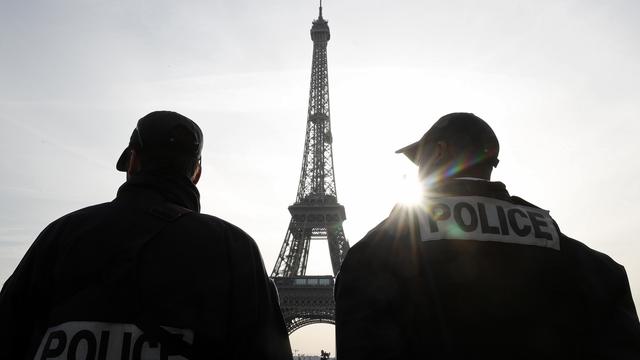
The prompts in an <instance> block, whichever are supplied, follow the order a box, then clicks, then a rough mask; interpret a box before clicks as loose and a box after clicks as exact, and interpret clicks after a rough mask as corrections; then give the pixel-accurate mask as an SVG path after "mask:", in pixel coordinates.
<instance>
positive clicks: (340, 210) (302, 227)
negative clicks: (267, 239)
mask: <svg viewBox="0 0 640 360" xmlns="http://www.w3.org/2000/svg"><path fill="white" fill-rule="evenodd" d="M319 10H320V14H319V16H318V19H316V20H314V21H313V25H312V27H311V40H313V62H312V66H311V87H310V90H309V110H308V113H307V131H306V138H305V144H304V153H303V155H302V170H301V171H300V183H299V185H298V193H297V196H296V201H295V203H294V204H293V205H291V206H289V212H290V213H291V221H290V222H289V228H288V229H287V234H286V235H285V238H284V243H283V244H282V248H281V250H280V255H279V256H278V260H277V261H276V264H275V266H274V268H273V272H272V273H271V277H272V278H273V280H274V282H275V284H276V287H277V288H278V293H279V294H280V307H281V309H282V313H283V316H284V319H285V322H286V324H287V330H288V331H289V334H291V333H292V332H294V331H295V330H297V329H299V328H301V327H303V326H305V325H309V324H314V323H329V324H334V323H335V304H334V301H333V284H334V277H335V275H336V274H337V273H338V270H340V264H342V260H344V257H345V255H346V254H347V251H348V250H349V243H348V242H347V239H346V238H345V235H344V230H343V229H342V222H343V221H344V220H345V219H346V215H345V211H344V206H342V205H340V204H339V203H338V194H337V191H336V182H335V176H334V171H333V150H332V142H333V137H332V136H331V117H330V114H329V78H328V68H327V42H328V41H329V38H330V33H329V25H328V23H327V21H326V20H325V19H323V18H322V0H321V1H320V9H319ZM311 240H321V241H327V243H328V244H329V255H330V257H331V266H332V269H333V275H326V276H307V275H306V271H307V260H308V258H309V245H310V242H311Z"/></svg>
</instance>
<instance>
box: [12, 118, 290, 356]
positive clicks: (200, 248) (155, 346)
mask: <svg viewBox="0 0 640 360" xmlns="http://www.w3.org/2000/svg"><path fill="white" fill-rule="evenodd" d="M201 151H202V132H201V130H200V128H199V127H198V125H196V124H195V123H194V122H193V121H191V120H190V119H188V118H186V117H184V116H182V115H180V114H178V113H175V112H170V111H156V112H152V113H150V114H148V115H146V116H145V117H143V118H142V119H140V120H139V121H138V124H137V126H136V128H135V130H134V131H133V134H132V135H131V139H130V142H129V146H128V147H127V148H126V149H125V150H124V152H123V153H122V155H121V157H120V159H119V160H118V163H117V165H116V167H117V169H118V170H120V171H126V172H127V181H126V183H125V184H124V185H122V186H121V187H120V189H119V190H118V195H117V197H116V199H115V200H113V201H111V202H109V203H104V204H100V205H96V206H92V207H88V208H85V209H82V210H78V211H76V212H74V213H71V214H68V215H66V216H64V217H62V218H60V219H59V220H56V221H55V222H53V223H52V224H50V225H49V226H48V227H47V228H46V229H45V230H44V231H43V232H42V233H41V234H40V236H39V237H38V238H37V239H36V241H35V242H34V243H33V245H32V246H31V248H30V249H29V251H28V252H27V254H26V255H25V257H24V258H23V259H22V261H21V262H20V264H19V266H18V268H17V269H16V270H15V272H14V273H13V275H12V276H11V277H10V278H9V279H8V280H7V282H6V283H5V285H4V287H3V289H2V292H1V293H0V359H12V360H13V359H37V360H41V359H96V360H112V359H117V360H137V359H159V360H160V359H290V358H291V350H290V346H289V340H288V337H287V332H286V328H285V325H284V321H283V319H282V315H281V313H280V309H279V306H278V299H277V294H276V292H275V288H274V286H273V284H272V283H271V281H270V280H269V278H268V277H267V275H266V272H265V269H264V265H263V263H262V259H261V257H260V253H259V251H258V248H257V246H256V244H255V243H254V241H253V240H252V239H251V238H250V237H249V236H248V235H247V234H246V233H245V232H243V231H242V230H241V229H239V228H237V227H235V226H233V225H232V224H230V223H228V222H225V221H223V220H220V219H218V218H215V217H213V216H209V215H205V214H201V213H200V201H199V193H198V190H197V189H196V186H195V185H196V184H197V183H198V180H199V178H200V174H201V163H200V155H201Z"/></svg>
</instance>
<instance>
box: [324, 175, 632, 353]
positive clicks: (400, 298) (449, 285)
mask: <svg viewBox="0 0 640 360" xmlns="http://www.w3.org/2000/svg"><path fill="white" fill-rule="evenodd" d="M431 194H432V195H431V196H430V197H429V198H428V199H427V200H426V201H425V202H424V203H423V204H422V205H421V206H418V207H402V206H398V207H396V208H395V209H394V210H393V211H392V213H391V215H390V216H389V218H387V219H386V220H385V221H383V222H382V223H381V224H380V225H378V226H377V227H376V228H374V229H373V230H372V231H371V232H369V233H368V234H367V235H366V236H365V237H364V239H362V240H361V241H360V242H358V243H357V244H356V245H355V246H353V247H352V248H351V250H350V251H349V253H348V254H347V257H346V259H345V261H344V263H343V264H342V268H341V270H340V273H339V275H338V278H337V282H336V290H335V300H336V337H337V355H338V357H339V358H340V360H353V359H485V358H486V359H640V326H639V323H638V317H637V314H636V310H635V307H634V304H633V300H632V297H631V292H630V289H629V283H628V280H627V277H626V274H625V271H624V268H623V267H622V266H620V265H619V264H617V263H615V262H614V261H613V260H611V259H610V258H609V257H608V256H606V255H604V254H602V253H599V252H597V251H594V250H591V249H589V248H588V247H587V246H585V245H584V244H582V243H580V242H578V241H576V240H573V239H571V238H569V237H567V236H565V235H563V234H562V233H561V232H560V231H559V229H558V227H557V224H556V223H555V221H553V220H552V219H551V217H550V216H549V215H548V212H546V211H544V210H541V209H539V208H537V207H535V206H533V205H531V204H530V203H527V202H526V201H524V200H522V199H520V198H517V197H512V196H510V195H509V194H508V192H507V191H506V190H505V187H504V185H503V184H502V183H496V182H486V181H474V180H450V181H447V182H445V183H442V184H440V186H439V187H437V188H435V189H432V192H431Z"/></svg>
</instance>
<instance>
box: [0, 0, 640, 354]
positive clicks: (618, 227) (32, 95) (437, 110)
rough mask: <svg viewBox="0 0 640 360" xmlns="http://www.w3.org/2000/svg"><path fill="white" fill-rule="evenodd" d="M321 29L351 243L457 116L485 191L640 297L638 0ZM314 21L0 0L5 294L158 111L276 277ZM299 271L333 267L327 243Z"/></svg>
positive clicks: (236, 5) (308, 16)
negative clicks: (546, 214)
mask: <svg viewBox="0 0 640 360" xmlns="http://www.w3.org/2000/svg"><path fill="white" fill-rule="evenodd" d="M324 15H325V18H327V19H328V20H329V26H330V28H331V33H332V37H331V41H330V42H329V47H328V56H329V73H330V76H329V83H330V93H331V115H332V126H333V138H334V142H333V146H334V147H333V150H334V159H335V171H336V181H337V188H338V198H339V201H340V202H341V203H342V204H343V205H344V206H345V207H346V210H347V220H346V221H345V223H344V228H345V232H346V235H347V238H348V239H349V241H350V242H351V243H352V244H353V243H355V242H356V241H358V240H359V239H360V238H361V237H362V236H363V235H364V234H365V233H366V232H367V231H368V230H369V229H370V228H371V227H373V226H374V225H376V224H377V223H378V222H380V221H381V220H382V219H383V218H384V217H385V216H386V215H387V214H388V212H389V210H390V209H391V207H392V206H393V204H394V202H395V201H396V199H397V198H398V196H399V194H400V193H401V190H400V187H401V186H402V185H403V184H404V185H406V184H407V183H409V182H410V181H409V180H406V179H412V178H413V177H414V176H415V169H414V168H413V167H412V166H411V164H410V163H409V162H408V160H406V159H405V158H404V157H403V156H400V155H395V154H394V153H393V151H394V150H396V149H397V148H400V147H402V146H404V145H406V144H408V143H410V142H412V141H414V140H416V139H418V138H419V137H420V136H421V135H422V133H423V132H424V131H426V129H427V128H428V127H429V126H430V125H431V124H432V123H433V122H434V121H435V120H437V118H439V117H440V116H442V115H444V114H446V113H449V112H453V111H469V112H474V113H475V114H477V115H479V116H480V117H482V118H484V119H485V120H486V121H487V122H489V124H491V126H492V127H493V128H494V130H495V132H496V134H497V135H498V138H499V139H500V142H501V155H500V166H499V167H498V168H497V169H496V171H495V172H494V179H496V180H499V181H503V182H505V183H506V184H507V187H508V189H509V190H510V192H511V193H512V194H516V195H519V196H521V197H524V198H525V199H527V200H529V201H531V202H533V203H534V204H537V205H538V206H540V207H543V208H545V209H549V210H551V215H552V216H553V217H554V218H555V219H556V221H557V222H558V223H559V225H560V228H561V230H562V231H563V232H564V233H565V234H567V235H569V236H571V237H574V238H577V239H579V240H581V241H583V242H584V243H586V244H587V245H589V246H590V247H592V248H594V249H596V250H599V251H603V252H605V253H607V254H609V255H610V256H611V257H612V258H613V259H614V260H616V261H618V262H619V263H621V264H623V265H624V266H625V267H626V269H627V272H628V275H629V279H630V282H631V287H632V290H633V293H634V298H635V300H636V302H638V301H640V259H639V258H638V254H640V239H639V236H638V233H639V232H640V221H639V220H638V215H639V214H640V211H638V206H637V204H638V202H639V201H640V186H638V185H637V182H638V179H640V170H639V169H638V165H639V164H640V161H639V160H638V156H639V155H640V141H638V134H639V133H640V101H639V100H640V87H639V86H638V84H640V41H638V39H639V35H640V22H638V16H639V15H640V2H638V1H635V0H629V1H614V0H607V1H589V0H580V1H514V0H503V1H498V0H494V1H461V0H450V1H422V0H421V1H418V0H416V1H379V0H369V1H364V0H350V1H332V0H327V1H325V3H324ZM315 17H317V2H316V1H313V0H308V1H303V0H271V1H259V0H233V1H231V0H228V1H211V0H209V1H180V2H176V1H164V0H157V1H142V0H137V1H134V0H127V1H120V0H119V1H115V0H109V1H91V0H77V1H71V0H50V1H35V0H27V1H25V0H15V1H13V0H0V124H1V126H2V131H1V132H0V153H2V154H3V156H2V158H0V175H1V176H0V282H3V281H4V280H5V279H6V278H7V277H8V276H9V275H10V274H11V272H12V271H13V269H14V268H15V266H16V264H17V262H18V261H19V259H20V258H21V257H22V255H23V254H24V252H25V251H26V249H27V247H28V246H29V245H30V244H31V242H32V241H33V239H34V238H35V237H36V236H37V234H38V233H39V232H40V230H41V229H42V228H44V226H46V225H47V224H48V223H49V222H51V221H53V220H54V219H56V218H57V217H59V216H61V215H63V214H65V213H67V212H69V211H72V210H74V209H77V208H80V207H84V206H87V205H90V204H93V203H97V202H104V201H109V200H111V199H112V198H113V197H114V196H115V191H116V189H117V187H118V186H119V185H120V184H121V183H122V182H123V180H124V175H123V174H122V173H119V172H116V171H115V162H116V159H117V157H118V155H119V154H120V152H121V151H122V149H123V148H124V147H125V146H126V144H127V142H128V139H129V135H130V133H131V130H132V129H133V127H134V126H135V122H136V121H137V119H138V118H140V117H142V116H143V115H145V114H146V113H148V112H150V111H153V110H158V109H169V110H175V111H178V112H181V113H183V114H185V115H187V116H189V117H190V118H192V119H194V120H195V121H196V122H198V123H199V124H200V125H201V127H202V128H203V131H204V134H205V146H204V153H203V166H204V174H203V178H202V181H201V183H200V185H199V187H200V191H201V194H202V203H203V211H204V212H207V213H211V214H214V215H217V216H219V217H222V218H224V219H226V220H229V221H231V222H233V223H235V224H236V225H239V226H240V227H242V228H244V229H245V230H246V231H247V232H248V233H249V234H251V235H252V236H253V237H254V238H255V240H256V241H257V243H258V245H259V246H260V249H261V251H262V255H263V258H264V260H265V264H266V267H267V271H268V272H271V268H272V267H273V264H274V262H275V259H276V257H277V255H278V252H279V249H280V245H281V243H282V241H283V239H284V235H285V232H286V227H287V225H288V221H289V217H290V215H289V213H288V211H287V206H289V205H290V204H291V203H293V201H294V200H295V193H296V190H297V182H298V176H299V173H300V165H301V160H302V150H303V145H304V131H305V122H306V112H307V108H306V106H307V96H308V86H309V77H310V68H311V50H312V42H311V39H310V38H309V28H310V26H311V20H312V19H314V18H315ZM309 270H310V271H311V272H312V273H323V274H325V273H330V263H329V259H328V251H327V249H326V244H313V245H312V253H311V258H310V265H309ZM331 334H332V327H331V326H311V327H307V328H303V329H302V330H300V331H298V332H297V333H295V334H294V339H293V347H294V348H295V349H298V350H300V351H301V352H307V353H314V354H316V353H317V354H319V351H320V348H324V349H329V350H330V351H332V350H333V346H334V345H333V339H332V338H331V337H332V335H331ZM332 352H333V351H332Z"/></svg>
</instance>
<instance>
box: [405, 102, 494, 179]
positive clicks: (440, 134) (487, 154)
mask: <svg viewBox="0 0 640 360" xmlns="http://www.w3.org/2000/svg"><path fill="white" fill-rule="evenodd" d="M438 141H447V142H449V143H453V144H455V145H458V146H460V147H462V148H463V149H465V150H470V151H474V152H476V153H477V156H478V158H479V160H481V161H486V162H488V163H489V164H491V165H493V166H494V167H495V166H497V165H498V152H499V151H500V144H499V143H498V138H497V137H496V134H495V133H494V132H493V130H492V129H491V127H490V126H489V124H487V123H486V122H485V121H484V120H482V119H481V118H479V117H477V116H476V115H474V114H471V113H451V114H447V115H445V116H443V117H441V118H440V119H439V120H438V121H436V123H435V124H433V126H431V128H430V129H429V130H428V131H427V132H426V133H425V134H424V135H423V136H422V138H421V139H420V140H418V141H416V142H414V143H413V144H410V145H407V146H405V147H403V148H402V149H399V150H397V151H396V153H397V154H404V155H405V156H406V157H408V158H409V159H410V160H411V161H413V162H414V163H415V164H416V165H419V161H420V159H419V155H420V153H421V151H422V149H423V147H424V146H426V145H428V144H435V143H436V142H438Z"/></svg>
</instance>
